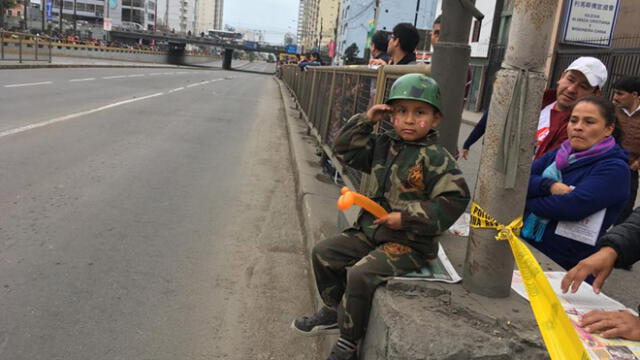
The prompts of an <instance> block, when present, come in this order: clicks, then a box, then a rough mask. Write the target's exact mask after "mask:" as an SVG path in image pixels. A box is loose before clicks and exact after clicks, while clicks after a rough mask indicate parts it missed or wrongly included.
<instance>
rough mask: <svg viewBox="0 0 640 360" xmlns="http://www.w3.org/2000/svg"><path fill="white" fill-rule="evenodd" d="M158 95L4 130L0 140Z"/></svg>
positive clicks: (154, 95)
mask: <svg viewBox="0 0 640 360" xmlns="http://www.w3.org/2000/svg"><path fill="white" fill-rule="evenodd" d="M160 95H164V93H161V92H160V93H155V94H151V95H146V96H141V97H138V98H133V99H128V100H123V101H118V102H115V103H112V104H109V105H104V106H100V107H97V108H95V109H91V110H85V111H81V112H78V113H75V114H70V115H65V116H61V117H58V118H55V119H51V120H46V121H42V122H39V123H35V124H30V125H26V126H21V127H19V128H15V129H10V130H5V131H2V132H0V138H3V137H5V136H9V135H15V134H19V133H23V132H25V131H29V130H33V129H37V128H41V127H43V126H47V125H51V124H55V123H59V122H63V121H67V120H71V119H75V118H77V117H80V116H85V115H89V114H93V113H96V112H99V111H103V110H107V109H111V108H114V107H117V106H121V105H125V104H129V103H132V102H136V101H141V100H146V99H150V98H153V97H156V96H160Z"/></svg>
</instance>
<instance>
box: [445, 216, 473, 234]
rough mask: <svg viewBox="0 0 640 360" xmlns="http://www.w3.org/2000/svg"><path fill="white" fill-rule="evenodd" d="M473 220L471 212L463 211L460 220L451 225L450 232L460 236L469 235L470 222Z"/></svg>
mask: <svg viewBox="0 0 640 360" xmlns="http://www.w3.org/2000/svg"><path fill="white" fill-rule="evenodd" d="M470 221H471V215H469V213H467V212H466V213H463V214H462V215H460V217H459V218H458V220H456V222H454V223H453V225H451V227H450V228H449V232H450V233H452V234H454V235H459V236H469V222H470Z"/></svg>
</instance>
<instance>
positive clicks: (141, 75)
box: [127, 74, 144, 78]
mask: <svg viewBox="0 0 640 360" xmlns="http://www.w3.org/2000/svg"><path fill="white" fill-rule="evenodd" d="M143 76H144V74H134V75H127V77H128V78H130V77H143Z"/></svg>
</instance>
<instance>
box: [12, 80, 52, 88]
mask: <svg viewBox="0 0 640 360" xmlns="http://www.w3.org/2000/svg"><path fill="white" fill-rule="evenodd" d="M52 83H53V81H42V82H34V83H25V84H11V85H5V86H4V87H6V88H14V87H22V86H35V85H47V84H52Z"/></svg>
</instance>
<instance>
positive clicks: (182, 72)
mask: <svg viewBox="0 0 640 360" xmlns="http://www.w3.org/2000/svg"><path fill="white" fill-rule="evenodd" d="M188 73H189V72H188V71H180V72H177V73H176V74H188Z"/></svg>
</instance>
